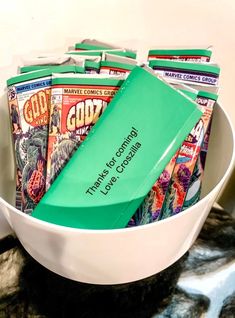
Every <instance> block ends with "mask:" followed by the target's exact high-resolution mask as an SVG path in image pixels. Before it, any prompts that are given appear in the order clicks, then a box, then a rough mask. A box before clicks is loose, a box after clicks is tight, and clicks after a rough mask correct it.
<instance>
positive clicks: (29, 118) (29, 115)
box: [23, 100, 33, 123]
mask: <svg viewBox="0 0 235 318" xmlns="http://www.w3.org/2000/svg"><path fill="white" fill-rule="evenodd" d="M23 111H24V118H25V120H26V122H27V123H32V122H33V112H32V108H31V104H30V102H29V100H27V102H26V103H25V104H24V108H23Z"/></svg>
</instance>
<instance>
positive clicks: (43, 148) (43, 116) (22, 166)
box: [8, 79, 51, 213]
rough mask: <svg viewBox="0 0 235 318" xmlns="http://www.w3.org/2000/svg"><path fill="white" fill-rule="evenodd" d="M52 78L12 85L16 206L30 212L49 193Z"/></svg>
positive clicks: (10, 107)
mask: <svg viewBox="0 0 235 318" xmlns="http://www.w3.org/2000/svg"><path fill="white" fill-rule="evenodd" d="M50 82H51V80H50V79H38V80H34V81H29V82H24V83H20V84H16V85H14V86H11V87H9V88H8V101H9V113H10V119H11V128H12V134H13V142H14V148H15V162H16V208H17V209H19V210H21V211H23V212H25V213H30V212H31V211H32V210H33V209H34V207H35V206H36V204H37V203H38V202H39V201H40V199H41V198H42V196H43V194H44V193H45V181H46V179H45V177H46V156H47V155H46V153H47V138H48V109H49V107H48V103H49V102H50Z"/></svg>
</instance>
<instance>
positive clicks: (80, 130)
mask: <svg viewBox="0 0 235 318" xmlns="http://www.w3.org/2000/svg"><path fill="white" fill-rule="evenodd" d="M65 82H66V83H67V82H68V81H67V80H65ZM91 82H92V81H91V79H89V80H88V82H87V84H84V79H83V80H82V81H81V80H80V79H79V78H73V79H71V82H70V84H63V83H64V79H63V78H62V79H61V81H60V80H59V79H58V81H57V79H56V78H54V79H53V81H52V94H51V113H50V123H49V139H48V157H47V179H46V188H47V189H48V188H49V187H50V185H51V184H52V182H53V181H54V180H55V178H56V177H57V175H58V174H59V173H60V171H61V169H62V168H63V167H64V165H65V164H66V162H67V161H68V160H69V159H70V158H71V156H72V154H73V153H74V151H75V150H76V149H77V148H78V147H79V145H80V144H81V143H82V141H83V140H84V139H85V138H86V136H87V134H88V133H89V131H90V129H91V128H92V127H93V126H94V125H95V123H96V122H97V120H98V119H99V117H100V116H101V115H102V113H103V112H104V110H105V108H106V107H107V105H108V103H109V102H110V101H111V99H112V98H113V96H114V95H115V93H116V92H117V91H118V89H119V87H120V85H121V83H122V81H121V80H112V85H110V81H109V80H107V82H106V79H104V78H103V79H97V78H96V79H95V80H94V84H92V83H91ZM79 83H82V84H79ZM99 83H100V84H99Z"/></svg>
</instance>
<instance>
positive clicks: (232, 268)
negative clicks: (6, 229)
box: [0, 208, 235, 318]
mask: <svg viewBox="0 0 235 318" xmlns="http://www.w3.org/2000/svg"><path fill="white" fill-rule="evenodd" d="M2 317H3V318H5V317H9V318H11V317H14V318H21V317H31V318H34V317H37V318H42V317H45V318H47V317H56V318H60V317H66V318H67V317H69V318H70V317H79V318H85V317H102V318H106V317H107V318H113V317H121V318H122V317H124V318H125V317H126V318H129V317H130V318H132V317H137V318H142V317H143V318H150V317H153V318H166V317H170V318H197V317H204V318H216V317H220V318H230V317H231V318H232V317H235V219H234V218H233V217H232V216H231V214H229V213H227V212H226V211H224V210H220V209H217V208H213V209H212V210H211V212H210V214H209V216H208V218H207V220H206V223H205V224H204V227H203V229H202V231H201V233H200V235H199V237H198V239H197V241H196V242H195V244H194V245H193V246H192V248H191V249H190V250H189V252H187V253H186V254H185V255H184V256H183V257H182V258H181V259H180V260H179V261H177V262H176V263H175V264H173V265H172V266H170V267H169V268H167V269H166V270H164V271H162V272H161V273H159V274H156V275H153V276H151V277H149V278H146V279H143V280H141V281H138V282H134V283H130V284H122V285H114V286H100V285H91V284H84V283H78V282H74V281H71V280H68V279H65V278H63V277H61V276H58V275H57V274H54V273H52V272H50V271H49V270H47V269H46V268H44V267H43V266H41V265H40V264H38V263H37V262H36V261H35V260H33V259H32V258H31V257H30V256H29V255H28V254H27V252H25V250H24V249H23V248H22V246H21V245H20V243H19V241H18V240H17V239H16V238H15V237H13V236H8V237H5V238H4V239H2V240H0V318H2Z"/></svg>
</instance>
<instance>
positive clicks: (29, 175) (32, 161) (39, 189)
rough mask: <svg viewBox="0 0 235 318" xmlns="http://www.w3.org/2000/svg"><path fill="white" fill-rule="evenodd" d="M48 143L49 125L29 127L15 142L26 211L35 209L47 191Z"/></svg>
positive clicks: (23, 209) (18, 171) (18, 172)
mask: <svg viewBox="0 0 235 318" xmlns="http://www.w3.org/2000/svg"><path fill="white" fill-rule="evenodd" d="M46 145H47V127H39V128H32V129H29V130H28V131H27V132H26V133H25V134H21V135H20V136H18V138H17V139H16V142H15V148H16V165H17V167H18V169H17V175H19V176H21V182H20V183H21V201H22V207H21V209H22V211H24V212H26V213H30V212H31V211H32V209H34V207H35V206H36V204H37V203H38V202H39V201H40V199H41V198H42V196H43V194H44V192H45V166H46V159H45V158H46V151H47V146H46ZM17 179H18V180H17V181H18V183H19V181H20V179H19V178H17Z"/></svg>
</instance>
